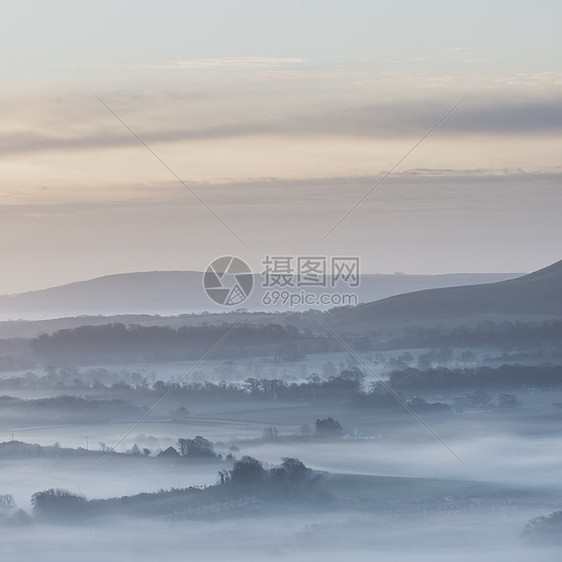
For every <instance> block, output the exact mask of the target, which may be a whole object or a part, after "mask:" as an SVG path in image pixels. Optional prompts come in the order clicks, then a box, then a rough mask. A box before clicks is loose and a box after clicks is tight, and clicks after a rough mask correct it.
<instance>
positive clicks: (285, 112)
mask: <svg viewBox="0 0 562 562" xmlns="http://www.w3.org/2000/svg"><path fill="white" fill-rule="evenodd" d="M106 101H107V102H108V105H109V106H110V107H111V106H112V104H111V100H106ZM455 101H457V100H447V101H443V100H440V101H418V102H406V101H403V100H400V101H397V102H388V103H374V104H368V105H357V106H347V107H343V108H339V107H333V106H332V107H327V108H322V109H320V110H316V111H314V110H310V109H308V110H304V109H302V110H300V111H299V110H298V109H293V111H292V112H291V110H290V108H288V107H287V106H280V107H279V109H278V111H277V112H275V113H273V112H272V111H271V107H270V106H265V107H263V108H259V107H256V109H255V112H254V115H255V116H254V117H251V116H250V115H249V113H248V112H246V113H245V115H243V116H241V117H239V119H238V120H234V119H233V117H232V116H230V115H228V114H225V115H223V116H222V117H220V116H219V117H217V116H215V115H212V116H211V117H212V118H213V119H214V120H215V122H216V123H215V124H213V125H211V126H207V127H205V126H203V127H193V128H191V127H190V126H189V123H187V122H186V124H185V126H182V124H181V119H183V118H184V116H183V113H182V112H181V111H180V108H178V107H177V106H174V107H170V109H169V113H168V114H163V115H161V116H160V117H159V118H158V121H159V122H158V124H156V123H155V122H154V121H155V120H154V119H152V122H151V121H146V119H145V118H144V116H142V115H141V112H142V108H139V107H138V106H137V107H136V115H137V116H140V118H141V119H145V122H144V123H143V125H142V129H144V130H141V129H140V128H137V126H136V125H135V117H133V118H131V117H129V115H130V111H128V112H127V117H125V119H124V120H125V122H127V124H128V125H130V126H131V128H132V129H133V130H134V131H135V132H136V133H137V134H138V135H139V136H140V138H142V140H143V141H144V142H146V143H147V144H149V145H151V144H156V143H178V142H187V141H197V140H213V139H229V138H237V137H250V136H301V137H306V136H308V137H311V138H314V137H326V138H329V137H338V136H339V137H355V138H371V139H383V140H384V139H397V138H412V139H415V138H419V137H421V136H422V135H423V134H425V133H426V132H428V131H429V130H430V129H431V128H432V127H433V126H434V125H435V124H436V123H437V122H438V121H439V120H440V119H442V118H443V116H444V115H445V113H446V112H447V111H448V110H449V109H450V107H451V106H452V105H453V103H454V102H455ZM101 110H103V111H105V110H104V109H103V108H101ZM192 111H196V109H192ZM178 113H179V120H180V121H179V122H180V125H179V126H178V124H177V123H178ZM271 115H277V116H274V117H272V116H271ZM109 117H111V116H109ZM89 118H90V119H91V115H90V116H89ZM221 119H222V122H221V121H220V120H221ZM172 123H173V124H172ZM61 124H62V126H61V128H60V130H61V133H60V134H56V135H55V134H53V133H51V132H50V131H46V132H43V131H32V130H28V131H21V130H20V131H14V132H5V133H3V134H0V155H11V154H12V155H13V154H23V153H34V152H52V151H80V150H91V149H109V148H119V147H130V146H135V145H137V144H138V142H139V141H138V140H137V139H136V138H135V137H134V136H133V135H131V134H130V133H129V132H128V131H127V130H126V129H125V128H124V127H123V126H121V125H119V123H117V122H115V123H110V124H108V127H107V129H106V130H100V129H99V125H98V128H97V129H96V130H92V124H91V122H90V123H88V122H87V121H86V122H85V125H84V127H85V128H86V127H89V128H90V131H88V132H86V133H82V134H80V132H79V131H80V128H77V127H76V126H75V123H70V124H69V123H64V122H63V123H61ZM65 125H67V128H68V129H69V131H70V130H71V131H72V134H71V133H70V132H67V133H66V134H65ZM147 129H148V130H147ZM150 129H152V130H150ZM561 133H562V101H561V100H559V99H540V100H525V99H521V100H517V99H513V100H512V101H505V100H495V99H488V100H486V99H475V100H474V101H471V100H468V101H465V102H464V103H463V104H461V105H460V106H459V107H458V108H457V110H456V111H455V112H454V113H453V114H452V115H451V116H449V118H448V119H447V120H446V121H445V122H444V123H442V124H441V126H440V127H439V129H438V131H436V134H438V135H449V136H457V137H458V136H462V135H507V136H509V135H512V136H513V135H537V134H538V135H559V134H561Z"/></svg>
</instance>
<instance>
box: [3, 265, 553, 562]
mask: <svg viewBox="0 0 562 562" xmlns="http://www.w3.org/2000/svg"><path fill="white" fill-rule="evenodd" d="M545 272H546V273H544V274H543V275H537V274H532V275H531V276H523V277H520V278H517V279H514V280H507V281H500V282H497V283H492V284H487V285H479V286H476V289H475V288H473V287H467V290H468V293H467V294H466V295H465V296H464V297H462V299H464V300H459V302H460V303H464V304H462V306H463V307H464V309H463V311H462V314H461V313H458V311H454V313H449V312H450V308H449V307H448V305H447V299H448V298H449V297H448V295H447V293H446V291H448V289H433V290H431V291H422V292H420V293H412V294H405V295H403V299H404V301H405V302H402V299H401V297H390V298H388V299H384V300H382V301H375V302H374V303H369V304H367V305H359V306H357V307H346V308H335V309H331V310H327V311H319V310H309V311H302V312H294V311H293V312H278V313H275V312H270V313H264V312H259V311H256V312H251V311H247V310H236V311H233V312H231V313H221V314H214V313H213V314H208V313H207V314H189V315H179V316H150V315H144V316H138V315H137V316H129V317H127V316H122V315H121V316H114V317H111V316H109V317H99V316H96V317H70V318H66V319H65V318H59V319H56V320H52V321H45V320H37V321H34V320H27V321H4V322H2V323H1V325H0V330H1V335H2V338H3V339H2V340H1V341H0V347H1V355H0V365H1V376H0V427H1V432H2V434H3V436H4V439H3V442H1V443H0V471H1V472H0V473H1V479H0V483H1V489H0V530H2V531H3V549H4V551H5V552H6V553H7V556H8V558H7V559H10V556H11V557H12V558H13V559H17V560H37V559H41V558H45V559H49V560H50V559H56V560H62V561H64V560H75V559H76V558H79V559H80V560H94V559H97V557H98V556H99V552H107V553H108V555H109V556H110V557H112V559H116V560H117V559H119V560H121V559H123V560H127V559H131V560H132V559H135V560H157V559H158V560H159V559H172V558H173V557H174V555H175V554H174V553H177V552H186V551H189V553H190V556H192V557H195V558H201V559H206V560H219V559H220V560H222V559H224V558H225V557H226V556H228V557H233V558H235V559H236V558H237V557H240V558H241V557H244V559H251V560H253V559H255V560H264V559H267V560H278V559H279V560H284V559H288V558H289V557H291V558H293V559H294V558H296V559H298V560H311V561H312V560H319V559H322V560H341V559H342V557H346V558H349V559H351V560H355V559H356V560H363V559H367V558H368V559H370V560H372V559H376V560H397V561H398V560H426V559H427V560H451V556H452V554H451V553H454V559H455V560H471V559H474V558H478V559H481V560H484V559H485V560H488V559H489V560H492V559H496V558H498V557H499V558H500V559H507V558H508V557H509V559H511V560H535V559H541V560H558V559H559V552H560V548H561V546H562V484H561V480H560V467H561V466H562V430H561V427H562V340H561V336H562V320H561V319H560V317H559V316H558V315H557V314H556V313H553V314H552V315H550V314H548V313H545V312H544V311H543V310H542V309H540V308H537V310H536V311H531V310H528V309H526V310H519V309H517V307H516V306H514V309H513V310H512V311H511V313H510V314H508V313H507V312H506V310H505V307H506V306H507V305H506V304H505V300H504V302H503V303H502V302H500V303H499V304H498V306H497V307H496V308H495V309H494V307H493V306H490V307H488V310H487V311H486V314H482V313H481V312H480V311H479V310H477V308H478V307H477V306H474V307H473V305H472V301H471V299H473V298H474V296H473V291H474V290H480V291H484V292H491V293H492V294H494V293H495V292H497V291H500V292H501V291H502V284H505V283H507V288H506V294H508V295H510V298H511V299H512V300H511V302H512V303H520V302H522V297H521V295H522V294H523V292H528V291H529V290H530V289H529V287H532V291H533V295H534V296H532V297H531V296H530V297H529V298H528V299H527V303H528V302H529V300H532V299H533V298H534V297H535V296H536V295H537V294H541V290H542V289H541V287H542V285H544V284H545V283H547V284H548V286H549V287H554V288H555V290H556V291H558V293H560V289H561V287H562V284H561V283H560V279H561V277H560V275H561V272H562V264H560V263H559V264H555V266H551V268H547V269H546V270H545ZM533 275H534V277H533ZM529 277H530V278H531V283H530V281H529ZM533 279H534V280H533ZM545 279H546V280H545ZM517 282H519V284H517ZM514 284H515V285H514ZM478 287H481V288H482V289H478ZM443 291H445V293H443ZM518 291H519V292H521V295H519V294H517V292H518ZM542 294H543V295H544V291H543V293H542ZM416 295H417V296H416ZM442 295H444V296H442ZM561 296H562V295H561ZM414 298H417V299H425V300H430V302H431V303H432V305H431V307H427V308H426V307H425V306H421V305H420V306H418V307H417V308H416V309H414V310H412V305H411V302H412V299H414ZM459 298H460V297H459ZM494 298H495V297H494ZM479 300H481V298H480V297H479ZM440 302H443V303H444V304H443V313H439V306H440ZM557 302H560V301H557ZM378 303H380V304H378ZM371 306H372V307H374V309H373V310H371V311H369V310H366V309H368V308H369V307H371ZM377 306H378V307H379V309H380V310H381V311H382V312H381V313H380V314H381V316H384V315H391V314H392V315H393V317H394V318H396V321H395V322H388V323H387V322H381V321H380V317H379V315H378V312H377ZM459 306H460V305H459ZM556 306H557V305H554V308H556ZM391 308H392V310H395V311H396V312H395V313H392V312H391V310H390V309H391ZM472 310H474V311H475V313H474V314H471V311H472ZM217 342H220V345H218V346H217ZM30 538H32V540H29V539H30Z"/></svg>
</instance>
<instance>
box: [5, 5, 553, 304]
mask: <svg viewBox="0 0 562 562" xmlns="http://www.w3.org/2000/svg"><path fill="white" fill-rule="evenodd" d="M561 21H562V3H561V2H560V1H553V2H546V1H543V2H541V1H538V2H517V1H505V2H503V1H495V2H490V1H489V0H488V1H486V2H482V1H470V2H463V1H460V2H451V1H448V2H445V1H443V2H437V1H433V2H422V1H410V2H405V1H404V2H400V1H397V2H376V1H372V0H369V1H358V0H356V1H353V0H352V1H346V2H343V1H331V0H322V1H320V0H318V1H305V0H300V1H298V2H297V1H284V2H269V1H266V0H260V1H249V0H239V1H212V0H211V1H207V2H191V1H184V2H175V1H168V2H158V3H157V2H139V1H135V2H132V1H131V2H128V1H127V2H125V1H112V2H104V1H98V2H95V3H93V2H77V1H68V2H63V1H56V0H55V1H50V2H47V1H45V2H39V1H33V2H32V1H19V2H10V3H8V2H4V3H3V4H2V18H1V19H0V73H1V76H2V89H1V90H0V100H1V102H2V104H1V107H2V119H1V120H0V255H1V257H2V264H3V267H2V275H1V276H0V293H15V292H20V291H24V290H30V289H37V288H43V287H47V286H52V285H56V284H60V283H65V282H70V281H75V280H83V279H88V278H91V277H97V276H101V275H107V274H112V273H123V272H130V271H151V270H203V269H205V268H206V266H207V265H208V263H209V262H211V261H212V260H213V259H214V258H216V257H218V256H221V255H231V254H233V255H237V256H240V257H241V258H244V259H246V260H247V261H248V262H249V263H250V264H251V265H252V267H253V268H254V270H256V271H259V270H260V262H261V260H262V258H263V256H264V255H265V254H270V255H295V256H297V255H327V256H331V255H354V256H355V255H358V256H360V257H361V259H362V269H363V271H364V272H370V273H393V272H395V271H400V272H406V273H452V272H484V271H486V272H516V271H531V270H533V269H537V268H540V267H543V266H545V265H548V264H550V263H552V262H555V261H558V260H560V259H562V249H561V243H560V241H561V240H562V221H561V220H560V215H561V211H562V162H561V158H560V155H561V154H562V57H560V53H561V52H562V39H561V34H560V22H561ZM96 96H99V98H100V99H101V100H103V102H104V103H106V104H107V105H108V106H109V107H110V108H111V109H112V110H113V111H114V112H115V113H116V114H117V115H118V116H119V118H120V119H121V120H122V121H124V122H125V123H126V124H127V125H128V126H129V127H130V129H132V130H133V131H134V132H135V133H136V134H137V135H138V136H139V137H140V138H141V139H142V140H143V141H144V142H145V143H146V144H147V145H148V146H149V147H150V148H151V149H152V150H153V151H154V153H156V154H157V156H158V157H159V158H160V159H161V160H162V161H163V162H164V163H165V164H166V165H167V166H168V167H169V168H170V169H171V170H172V171H173V172H174V173H175V174H177V175H178V176H179V177H180V178H181V179H182V180H183V181H184V182H185V183H186V184H187V185H188V186H189V187H190V188H191V189H192V190H193V192H194V193H195V194H196V195H197V197H198V198H199V199H200V200H202V201H203V202H204V203H205V205H206V206H205V205H204V204H203V203H201V201H200V200H198V198H197V197H195V196H194V195H193V194H192V193H191V192H190V191H189V190H188V189H186V188H185V187H184V186H182V185H181V184H180V183H179V181H178V180H177V179H176V178H175V177H174V176H173V175H172V173H171V172H170V170H168V169H167V168H166V167H165V166H164V165H163V164H162V162H160V161H158V160H157V159H156V158H155V156H154V155H153V154H151V153H150V152H149V151H148V150H147V149H146V148H145V147H144V146H143V145H141V144H140V143H139V141H138V140H137V139H136V138H135V137H134V136H133V135H132V134H131V132H129V130H127V129H126V128H125V126H124V125H123V124H122V123H121V122H120V121H118V120H117V119H116V117H115V116H114V115H112V114H111V113H110V112H109V111H108V110H107V109H106V108H105V107H104V106H103V105H102V103H100V101H98V99H96ZM461 99H462V100H463V101H462V102H461V103H460V105H459V106H458V107H457V108H456V109H455V110H454V111H453V112H452V113H451V114H450V115H449V116H448V117H447V119H445V120H444V121H443V122H442V123H441V125H440V126H439V127H438V128H437V129H436V130H435V131H434V132H433V133H431V134H430V135H429V136H427V137H426V138H425V139H424V140H423V141H422V142H421V143H420V144H419V145H418V146H416V144H417V143H418V142H419V141H420V140H421V139H422V138H423V137H424V136H425V135H426V134H427V133H428V132H429V131H430V130H431V128H432V127H433V126H434V125H435V124H436V123H437V122H439V121H440V120H441V119H442V118H443V117H444V116H445V115H446V114H447V112H448V111H449V110H450V109H451V108H452V107H453V106H455V104H457V103H458V102H459V101H460V100H461ZM414 147H415V148H414ZM412 148H414V150H413V151H412V152H411V153H410V154H409V155H408V156H407V157H406V158H405V159H404V160H403V161H401V159H402V158H403V157H404V156H406V155H407V154H408V152H409V151H410V150H411V149H412ZM400 161H401V162H400ZM398 162H400V164H399V165H398V166H397V167H396V169H395V170H394V171H393V173H392V174H391V175H390V176H389V177H388V178H387V179H386V180H385V181H384V182H383V183H382V184H381V185H380V186H379V187H378V188H377V189H376V190H375V191H374V192H373V193H371V194H370V196H368V197H367V198H366V199H365V200H364V201H363V202H362V203H361V204H360V205H359V206H358V207H357V209H356V210H355V211H354V212H353V213H352V214H351V215H350V216H349V217H348V218H347V219H346V220H344V221H343V222H342V223H341V224H340V225H339V226H338V228H336V229H335V230H334V231H333V232H332V233H331V234H330V236H328V237H327V238H326V239H325V240H324V241H322V242H320V239H321V238H322V237H323V236H324V235H325V234H326V232H328V231H329V230H330V229H331V228H332V227H333V226H334V225H335V224H336V223H337V222H338V221H339V220H340V219H341V218H342V217H343V215H344V214H345V213H346V212H347V211H348V210H349V209H351V208H352V207H353V206H354V205H355V204H356V203H357V202H358V201H359V200H360V199H361V198H362V197H364V196H365V194H367V193H368V192H369V190H370V189H371V188H372V187H373V186H374V185H375V184H376V183H377V182H378V181H379V180H380V178H381V177H382V176H383V175H384V174H385V173H386V172H388V171H389V170H391V169H392V168H393V167H394V166H395V165H396V164H397V163H398ZM209 209H211V210H212V212H211V211H209ZM217 217H219V218H220V220H219V219H217ZM221 221H222V222H221ZM223 223H225V224H226V225H228V227H229V228H230V229H231V230H232V231H233V232H234V233H235V234H236V236H238V237H239V238H240V239H242V241H243V242H244V244H242V243H241V242H240V241H239V240H238V239H237V238H236V236H234V235H233V234H232V233H231V232H230V231H229V230H228V229H227V228H226V227H225V226H224V225H223Z"/></svg>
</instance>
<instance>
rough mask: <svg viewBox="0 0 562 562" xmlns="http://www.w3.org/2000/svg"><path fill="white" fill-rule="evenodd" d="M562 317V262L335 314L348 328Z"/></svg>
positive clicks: (334, 321)
mask: <svg viewBox="0 0 562 562" xmlns="http://www.w3.org/2000/svg"><path fill="white" fill-rule="evenodd" d="M554 317H562V261H559V262H557V263H555V264H553V265H550V266H548V267H545V268H544V269H540V270H538V271H535V272H534V273H530V274H528V275H524V276H522V277H518V278H514V279H509V280H505V281H500V282H496V283H485V284H478V285H470V286H466V285H465V286H457V287H447V288H440V289H429V290H423V291H416V292H412V293H407V294H403V295H398V296H392V297H389V298H385V299H381V300H378V301H376V302H370V303H366V304H361V305H358V306H357V307H354V308H349V309H342V310H337V311H334V312H332V313H331V314H330V320H329V322H330V323H331V324H332V325H337V326H347V327H357V328H360V327H365V326H368V325H370V326H383V325H385V326H391V325H394V326H404V325H422V324H424V325H427V324H450V323H456V324H460V323H474V322H481V321H484V320H486V319H490V320H494V321H498V320H502V319H512V320H513V319H518V318H521V319H523V318H525V319H530V318H533V319H540V318H554Z"/></svg>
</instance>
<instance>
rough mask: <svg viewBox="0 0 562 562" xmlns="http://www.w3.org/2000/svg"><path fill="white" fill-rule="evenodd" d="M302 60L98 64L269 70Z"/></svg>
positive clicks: (269, 59)
mask: <svg viewBox="0 0 562 562" xmlns="http://www.w3.org/2000/svg"><path fill="white" fill-rule="evenodd" d="M303 62H305V61H304V59H301V58H295V57H217V58H209V59H188V60H173V61H157V62H136V63H114V64H100V65H99V66H104V67H128V68H152V69H157V70H158V69H173V68H186V69H204V68H223V69H252V68H270V67H277V66H282V65H288V64H289V65H290V64H300V63H303Z"/></svg>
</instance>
